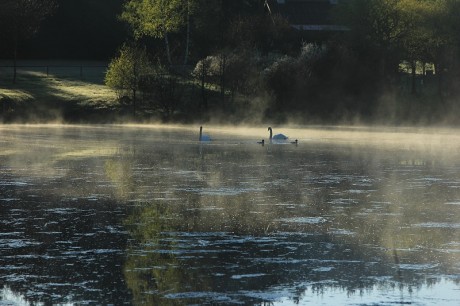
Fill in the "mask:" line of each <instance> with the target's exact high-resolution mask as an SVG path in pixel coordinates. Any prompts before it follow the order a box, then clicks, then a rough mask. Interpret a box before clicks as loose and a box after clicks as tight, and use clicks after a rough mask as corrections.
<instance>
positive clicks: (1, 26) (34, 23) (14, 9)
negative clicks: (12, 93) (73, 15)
mask: <svg viewBox="0 0 460 306" xmlns="http://www.w3.org/2000/svg"><path fill="white" fill-rule="evenodd" d="M55 8H56V2H55V1H54V0H2V1H1V2H0V38H1V36H3V40H4V41H7V42H8V44H10V45H11V49H12V52H13V60H14V76H13V82H16V61H17V54H18V44H19V41H21V40H24V39H27V38H29V37H30V36H32V35H34V34H35V33H36V32H37V31H38V29H39V27H40V24H41V23H42V21H43V20H44V19H45V18H46V17H47V16H49V15H50V14H51V13H53V11H54V9H55Z"/></svg>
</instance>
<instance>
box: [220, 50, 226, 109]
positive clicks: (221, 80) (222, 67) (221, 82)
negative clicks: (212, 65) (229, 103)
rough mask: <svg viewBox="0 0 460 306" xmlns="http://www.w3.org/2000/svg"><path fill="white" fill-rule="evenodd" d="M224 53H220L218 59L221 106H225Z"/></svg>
mask: <svg viewBox="0 0 460 306" xmlns="http://www.w3.org/2000/svg"><path fill="white" fill-rule="evenodd" d="M225 62H226V58H225V54H223V53H222V54H221V59H220V96H221V98H222V107H223V108H225V65H226V63H225Z"/></svg>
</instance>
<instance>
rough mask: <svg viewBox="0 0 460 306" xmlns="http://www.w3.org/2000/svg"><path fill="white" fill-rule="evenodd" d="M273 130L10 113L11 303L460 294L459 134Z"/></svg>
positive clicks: (0, 149)
mask: <svg viewBox="0 0 460 306" xmlns="http://www.w3.org/2000/svg"><path fill="white" fill-rule="evenodd" d="M260 131H261V132H260V135H259V134H258V132H257V130H250V131H249V134H248V135H245V136H241V135H235V134H232V133H231V131H230V130H225V129H214V130H211V132H212V133H213V135H212V136H214V137H215V138H216V140H215V141H213V142H211V143H208V144H203V145H200V144H198V142H197V141H196V139H197V129H196V128H195V127H193V128H192V130H190V128H189V129H181V128H159V127H134V126H133V127H121V126H84V127H79V126H68V127H62V126H41V127H37V126H34V127H30V126H4V127H0V305H23V304H28V303H31V302H33V303H35V304H38V305H40V304H43V305H51V304H53V305H57V304H65V305H72V304H77V305H85V304H114V305H122V304H126V305H131V304H133V305H203V304H205V305H206V304H213V305H216V304H220V305H227V304H242V305H252V304H255V305H281V304H282V305H294V304H300V305H321V304H323V305H333V304H334V305H395V304H396V305H400V304H404V305H406V304H410V305H435V304H436V305H460V150H459V148H460V142H459V138H457V136H455V135H457V134H459V133H456V132H455V131H448V132H444V133H443V134H438V133H434V132H430V133H425V134H423V133H420V132H418V133H416V132H413V131H406V132H404V133H401V132H400V131H393V132H389V133H380V132H377V131H372V130H370V131H366V130H360V129H350V130H347V131H345V132H344V131H343V130H341V129H331V130H324V129H317V130H312V129H310V130H302V129H298V130H289V131H288V132H289V133H290V135H288V136H291V137H292V138H298V139H299V145H298V146H295V145H292V144H283V145H265V146H264V147H262V146H260V145H258V144H257V143H256V141H257V140H260V139H261V138H262V137H265V138H266V137H267V133H266V128H261V129H260ZM334 132H339V134H336V133H334ZM414 139H415V140H416V141H414Z"/></svg>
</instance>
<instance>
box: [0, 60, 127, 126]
mask: <svg viewBox="0 0 460 306" xmlns="http://www.w3.org/2000/svg"><path fill="white" fill-rule="evenodd" d="M106 69H107V63H106V62H95V61H19V62H18V63H17V69H16V82H15V83H13V75H14V69H13V67H12V62H11V61H0V117H1V118H2V120H3V121H4V122H17V121H20V122H35V121H64V122H66V121H68V122H76V121H80V122H85V121H87V122H92V121H97V122H104V121H113V120H114V118H115V114H116V115H120V112H121V113H123V110H122V109H121V108H120V106H119V104H118V102H117V99H116V95H115V92H114V91H113V90H111V89H110V88H108V87H107V86H105V85H104V76H105V72H106Z"/></svg>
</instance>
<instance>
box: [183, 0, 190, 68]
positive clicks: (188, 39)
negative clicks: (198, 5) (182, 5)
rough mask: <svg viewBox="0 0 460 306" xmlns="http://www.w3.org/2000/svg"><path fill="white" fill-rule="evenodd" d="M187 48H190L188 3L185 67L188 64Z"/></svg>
mask: <svg viewBox="0 0 460 306" xmlns="http://www.w3.org/2000/svg"><path fill="white" fill-rule="evenodd" d="M189 46H190V2H189V1H187V38H186V41H185V55H184V66H187V63H188V53H189Z"/></svg>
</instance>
